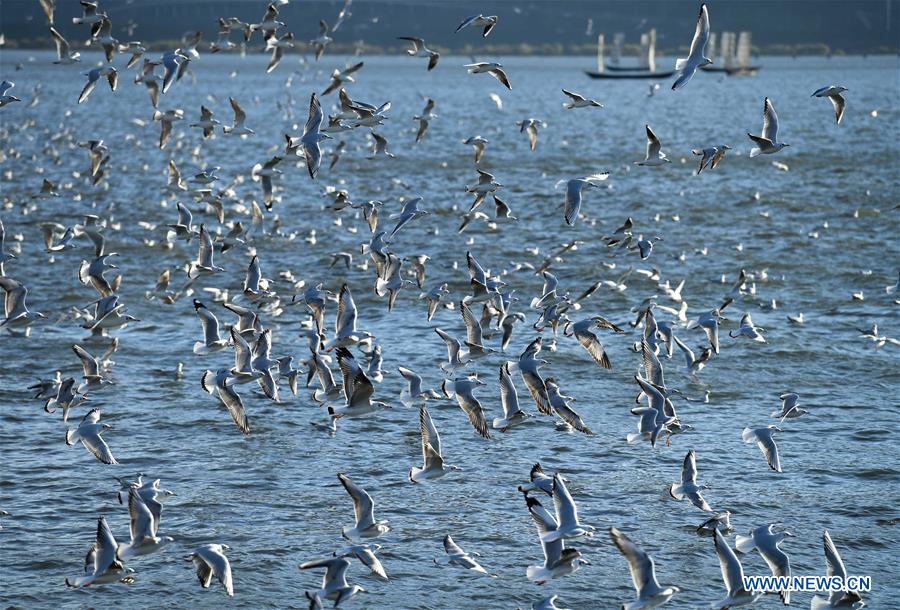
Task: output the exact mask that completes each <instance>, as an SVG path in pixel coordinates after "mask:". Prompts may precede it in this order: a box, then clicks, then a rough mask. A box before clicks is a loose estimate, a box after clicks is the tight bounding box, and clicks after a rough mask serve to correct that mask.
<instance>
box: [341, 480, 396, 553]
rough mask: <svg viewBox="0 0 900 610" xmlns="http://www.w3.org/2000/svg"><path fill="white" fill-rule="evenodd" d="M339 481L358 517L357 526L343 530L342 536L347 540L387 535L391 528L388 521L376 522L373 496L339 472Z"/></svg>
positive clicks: (343, 528)
mask: <svg viewBox="0 0 900 610" xmlns="http://www.w3.org/2000/svg"><path fill="white" fill-rule="evenodd" d="M337 477H338V480H339V481H340V482H341V485H343V486H344V489H346V490H347V493H348V494H350V498H351V499H352V500H353V512H354V514H355V515H356V524H355V525H354V526H353V527H352V528H346V527H342V528H341V536H343V537H344V538H346V539H347V540H353V539H356V538H376V537H378V536H381V535H383V534H386V533H387V532H388V531H389V530H390V529H391V528H390V527H388V524H387V521H376V520H375V503H374V502H373V501H372V496H370V495H369V492H367V491H366V490H365V489H363V488H362V487H360V486H359V485H357V484H356V483H354V482H353V481H352V480H351V479H350V477H348V476H347V475H345V474H344V473H342V472H339V473H338V475H337Z"/></svg>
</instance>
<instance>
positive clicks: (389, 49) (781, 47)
mask: <svg viewBox="0 0 900 610" xmlns="http://www.w3.org/2000/svg"><path fill="white" fill-rule="evenodd" d="M182 45H183V43H182V42H181V41H180V40H159V41H155V42H151V43H146V42H145V43H144V46H146V47H147V49H148V51H151V52H156V51H165V50H169V49H174V48H178V47H179V46H182ZM204 46H207V47H208V45H207V43H206V42H205V41H204V43H203V44H202V45H201V46H200V47H199V49H198V50H199V51H200V52H201V53H204V52H206V53H208V52H209V51H208V48H207V49H204ZM2 49H3V50H23V51H40V50H44V51H53V50H54V43H53V41H52V40H51V39H50V38H46V39H44V38H41V39H23V40H9V39H8V38H7V39H6V41H5V44H4V45H3V46H2ZM406 49H407V47H406V46H402V45H397V46H394V45H391V46H383V45H375V44H366V43H362V44H350V43H332V44H331V45H329V47H328V52H329V53H331V54H334V55H355V54H357V53H358V52H359V54H362V55H372V56H378V55H403V54H405V51H406ZM72 50H73V51H75V50H77V51H80V52H85V51H93V50H95V49H94V48H92V47H86V46H83V45H81V46H75V45H73V46H72ZM434 50H435V51H438V52H439V53H441V54H442V55H447V56H452V55H455V56H460V57H473V56H474V57H478V58H479V59H481V58H485V57H490V56H508V57H509V56H523V57H528V56H537V57H563V56H566V57H578V56H583V57H596V56H597V45H596V43H595V42H585V43H582V44H577V45H573V44H569V45H564V44H562V43H546V44H540V45H530V44H527V43H519V44H493V45H490V44H489V45H480V46H474V45H465V46H462V47H456V48H447V47H441V46H440V45H434ZM306 51H307V48H306V45H305V43H303V42H297V47H296V48H294V49H292V50H290V51H288V53H298V54H303V53H304V52H306ZM237 52H239V51H237V50H234V51H228V52H224V53H222V54H223V55H227V54H234V53H237ZM247 53H249V54H259V53H266V51H265V48H264V46H263V45H259V44H254V45H253V47H252V48H248V49H247ZM686 53H687V49H686V48H661V49H658V50H657V53H656V54H657V56H658V57H659V56H662V57H683V56H684V55H685V54H686ZM637 55H638V47H637V45H625V46H624V47H623V49H622V59H624V60H625V62H626V63H628V61H630V60H632V59H636V58H637ZM751 55H753V56H754V57H759V56H771V57H845V56H857V57H865V56H868V55H876V56H878V55H883V56H891V55H900V46H898V47H884V46H879V47H875V48H872V49H870V50H868V51H854V52H852V53H851V52H846V51H844V50H843V49H831V48H830V47H829V46H828V45H827V44H825V43H815V44H798V45H787V44H771V45H765V46H762V47H753V50H752V53H751Z"/></svg>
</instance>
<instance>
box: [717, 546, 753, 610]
mask: <svg viewBox="0 0 900 610" xmlns="http://www.w3.org/2000/svg"><path fill="white" fill-rule="evenodd" d="M713 542H714V543H715V545H716V556H717V557H718V558H719V568H721V570H722V580H723V581H725V590H726V591H727V592H728V597H726V598H725V599H723V600H721V601H718V602H716V603H714V604H713V605H712V607H713V608H715V609H716V610H727V609H728V608H734V607H736V606H747V605H749V604H752V603H753V602H755V601H756V600H757V599H759V598H760V597H762V593H755V592H752V591H747V589H745V588H744V567H743V566H742V565H741V562H740V560H739V559H738V558H737V555H735V554H734V551H732V550H731V547H730V546H728V541H726V540H725V537H724V536H723V535H722V534H720V533H719V530H718V529H714V530H713Z"/></svg>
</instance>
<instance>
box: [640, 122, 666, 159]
mask: <svg viewBox="0 0 900 610" xmlns="http://www.w3.org/2000/svg"><path fill="white" fill-rule="evenodd" d="M644 127H645V128H646V130H647V158H648V159H656V158H658V157H659V149H660V148H661V146H662V145H661V144H660V141H659V138H657V137H656V134H655V133H653V130H652V129H650V126H649V125H645V126H644Z"/></svg>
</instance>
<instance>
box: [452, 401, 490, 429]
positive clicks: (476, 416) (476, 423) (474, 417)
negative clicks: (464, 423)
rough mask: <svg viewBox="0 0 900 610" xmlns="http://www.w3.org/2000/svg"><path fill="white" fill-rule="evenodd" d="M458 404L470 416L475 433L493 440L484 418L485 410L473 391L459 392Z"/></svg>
mask: <svg viewBox="0 0 900 610" xmlns="http://www.w3.org/2000/svg"><path fill="white" fill-rule="evenodd" d="M456 402H458V403H459V407H460V408H461V409H462V410H463V411H465V413H466V415H468V416H469V422H471V424H472V427H474V428H475V431H476V432H478V434H480V435H481V436H482V437H483V438H491V433H490V432H489V431H488V425H487V421H486V420H485V417H484V408H483V407H482V406H481V403H480V402H478V399H477V398H475V397H474V396H473V395H472V392H471V390H469V391H465V392H460V391H457V392H456Z"/></svg>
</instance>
